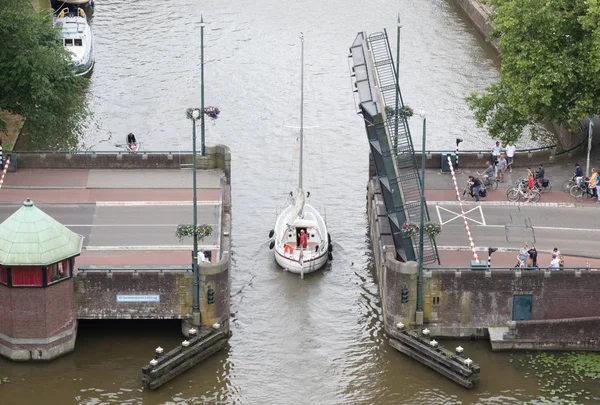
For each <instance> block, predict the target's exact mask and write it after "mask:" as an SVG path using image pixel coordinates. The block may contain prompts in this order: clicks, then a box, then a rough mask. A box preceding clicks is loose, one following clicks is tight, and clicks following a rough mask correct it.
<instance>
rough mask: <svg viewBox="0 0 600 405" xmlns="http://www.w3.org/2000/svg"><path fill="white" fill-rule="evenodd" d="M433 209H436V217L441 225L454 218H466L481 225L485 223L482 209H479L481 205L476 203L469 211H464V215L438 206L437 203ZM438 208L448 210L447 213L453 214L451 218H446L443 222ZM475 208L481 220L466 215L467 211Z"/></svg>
mask: <svg viewBox="0 0 600 405" xmlns="http://www.w3.org/2000/svg"><path fill="white" fill-rule="evenodd" d="M435 209H436V211H437V214H438V219H439V220H440V224H442V225H445V224H447V223H449V222H452V221H454V220H455V219H456V218H464V219H466V220H469V221H473V222H475V223H476V224H479V225H483V226H485V225H486V223H485V217H484V216H483V210H482V209H481V205H477V206H476V207H475V208H471V209H470V210H469V211H467V212H465V214H464V215H463V214H462V213H460V212H454V211H452V210H449V209H447V208H444V207H440V206H439V205H436V206H435ZM440 209H441V210H444V211H446V212H448V213H450V214H452V215H454V216H453V217H452V218H450V219H449V220H447V221H445V222H444V221H443V220H442V214H441V213H440ZM477 210H479V213H480V214H481V221H478V220H476V219H474V218H470V217H468V216H467V214H468V213H470V212H473V211H477Z"/></svg>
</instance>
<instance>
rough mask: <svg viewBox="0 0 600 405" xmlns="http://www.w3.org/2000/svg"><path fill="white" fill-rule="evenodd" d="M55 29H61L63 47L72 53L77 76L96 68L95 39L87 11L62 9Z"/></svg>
mask: <svg viewBox="0 0 600 405" xmlns="http://www.w3.org/2000/svg"><path fill="white" fill-rule="evenodd" d="M54 27H56V28H58V29H60V36H61V38H62V40H63V45H64V47H65V49H66V50H68V51H69V52H70V53H71V59H72V60H73V63H74V64H75V74H76V75H77V76H82V75H85V74H87V73H88V72H90V71H91V70H92V68H93V67H94V37H93V35H92V29H91V28H90V26H89V24H88V22H87V18H86V15H85V11H83V9H82V8H78V9H77V10H76V11H70V10H69V9H68V8H64V9H62V10H61V11H60V13H59V14H58V17H56V19H55V20H54Z"/></svg>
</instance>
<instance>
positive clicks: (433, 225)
mask: <svg viewBox="0 0 600 405" xmlns="http://www.w3.org/2000/svg"><path fill="white" fill-rule="evenodd" d="M440 232H442V225H441V224H440V223H439V222H435V221H429V222H428V223H427V225H425V233H426V234H427V236H429V239H431V240H432V241H433V240H434V239H435V237H436V236H437V235H438V234H439V233H440Z"/></svg>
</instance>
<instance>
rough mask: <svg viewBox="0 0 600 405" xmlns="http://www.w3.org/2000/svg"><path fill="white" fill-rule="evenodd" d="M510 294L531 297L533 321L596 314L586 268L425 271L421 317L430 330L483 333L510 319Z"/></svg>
mask: <svg viewBox="0 0 600 405" xmlns="http://www.w3.org/2000/svg"><path fill="white" fill-rule="evenodd" d="M515 295H531V296H532V307H531V319H532V320H537V321H542V320H544V321H547V320H555V321H556V320H561V319H569V318H580V317H594V316H600V306H598V304H597V303H598V301H599V300H600V273H598V272H592V271H590V270H582V271H575V270H565V271H557V272H550V271H545V270H534V271H509V270H498V271H495V270H492V271H491V272H487V271H481V270H480V271H477V270H475V271H473V270H467V271H452V270H432V271H426V272H425V273H424V282H423V311H424V317H425V318H426V319H427V320H428V321H429V329H430V330H431V331H432V333H434V334H436V335H439V336H485V328H487V327H490V326H505V325H506V324H507V322H508V321H511V320H512V316H513V299H514V296H515ZM434 302H436V304H434ZM562 338H568V336H567V335H565V336H559V335H557V339H562ZM598 348H600V346H599V347H598Z"/></svg>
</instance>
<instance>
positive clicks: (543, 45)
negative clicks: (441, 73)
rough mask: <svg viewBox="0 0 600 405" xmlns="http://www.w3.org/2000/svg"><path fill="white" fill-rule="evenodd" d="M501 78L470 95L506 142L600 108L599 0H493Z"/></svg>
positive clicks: (481, 120) (482, 121) (478, 113)
mask: <svg viewBox="0 0 600 405" xmlns="http://www.w3.org/2000/svg"><path fill="white" fill-rule="evenodd" d="M487 3H488V4H491V5H492V7H493V14H492V15H491V23H492V25H493V27H494V29H493V31H492V33H491V34H490V35H491V37H492V39H497V40H498V41H499V47H500V57H501V67H500V79H499V81H498V82H496V83H493V84H492V85H490V86H489V87H488V88H487V89H486V90H485V91H484V92H482V93H472V94H471V95H469V96H468V97H467V98H466V100H467V103H468V105H469V107H470V108H471V109H472V110H473V111H474V113H475V119H476V121H477V123H478V125H479V126H481V127H486V128H487V130H488V132H489V134H490V136H492V137H493V138H496V139H501V140H502V141H504V142H507V141H509V140H510V141H513V142H514V141H516V140H517V139H518V138H519V137H520V136H521V134H522V133H523V131H524V130H525V129H529V130H530V131H532V132H533V133H534V135H535V131H536V125H535V124H537V123H539V122H542V121H544V120H551V121H554V122H557V123H560V124H563V125H566V126H567V127H570V128H575V127H576V126H577V123H578V122H579V121H580V120H581V119H583V118H584V117H586V116H588V115H592V116H593V115H597V114H598V113H599V112H600V0H488V1H487Z"/></svg>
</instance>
